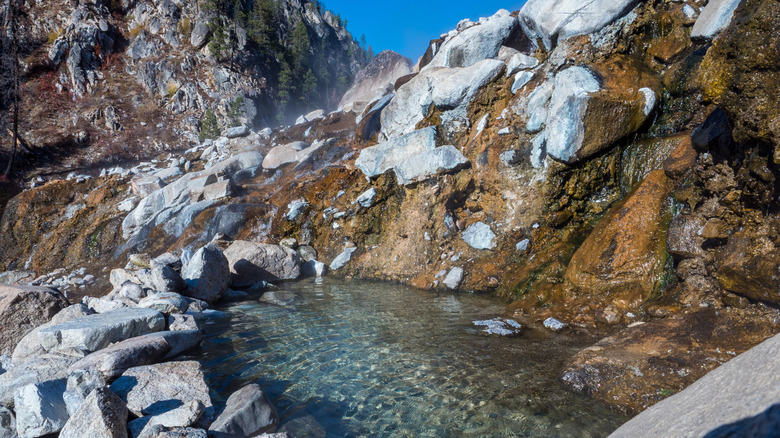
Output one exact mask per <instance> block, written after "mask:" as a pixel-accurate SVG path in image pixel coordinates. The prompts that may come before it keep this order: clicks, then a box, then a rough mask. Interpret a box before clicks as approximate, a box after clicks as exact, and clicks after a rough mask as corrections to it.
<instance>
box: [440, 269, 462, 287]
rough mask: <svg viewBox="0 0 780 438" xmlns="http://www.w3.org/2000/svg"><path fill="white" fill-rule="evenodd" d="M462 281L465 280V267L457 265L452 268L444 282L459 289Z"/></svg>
mask: <svg viewBox="0 0 780 438" xmlns="http://www.w3.org/2000/svg"><path fill="white" fill-rule="evenodd" d="M461 281H463V269H461V268H457V267H456V268H452V269H451V270H450V272H449V273H448V274H447V276H446V277H444V280H442V284H443V285H445V286H447V287H448V288H450V289H457V288H458V287H459V286H460V283H461Z"/></svg>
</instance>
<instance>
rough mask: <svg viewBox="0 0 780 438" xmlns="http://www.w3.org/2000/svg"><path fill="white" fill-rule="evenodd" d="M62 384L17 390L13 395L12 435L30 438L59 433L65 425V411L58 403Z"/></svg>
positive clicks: (34, 385)
mask: <svg viewBox="0 0 780 438" xmlns="http://www.w3.org/2000/svg"><path fill="white" fill-rule="evenodd" d="M64 392H65V380H64V379H58V380H49V381H47V382H41V383H34V384H30V385H27V386H24V387H22V388H19V390H18V391H16V394H15V395H14V408H15V410H16V431H17V433H18V434H19V437H20V438H32V437H39V436H43V435H47V434H50V433H55V432H59V431H60V429H62V427H63V426H65V423H66V422H67V421H68V409H67V408H66V407H65V402H64V401H63V400H62V394H63V393H64Z"/></svg>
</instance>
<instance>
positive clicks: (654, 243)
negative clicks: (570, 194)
mask: <svg viewBox="0 0 780 438" xmlns="http://www.w3.org/2000/svg"><path fill="white" fill-rule="evenodd" d="M671 188H672V187H671V184H669V180H668V178H667V177H666V175H665V174H664V172H663V171H662V170H656V171H654V172H652V173H650V175H649V176H648V177H647V178H646V179H645V180H644V181H643V182H642V183H641V184H640V185H639V187H637V189H636V190H635V191H634V192H632V193H631V194H630V195H628V196H627V197H626V198H625V199H624V200H623V201H621V202H619V203H618V204H616V205H615V206H614V207H612V208H611V209H610V210H609V211H608V212H607V214H606V215H605V216H604V218H602V219H601V221H600V222H599V223H598V225H596V228H594V229H593V231H592V232H591V234H590V236H588V238H587V239H586V240H585V242H584V243H583V244H582V246H580V248H579V249H578V250H577V252H576V253H575V254H574V257H572V259H571V262H570V263H569V267H568V268H567V269H566V274H565V278H566V280H567V281H569V282H570V283H571V284H573V285H574V286H575V287H577V288H579V289H580V290H582V291H587V292H588V293H592V294H594V295H598V296H605V295H609V296H610V297H611V300H614V301H616V302H617V301H618V300H620V306H625V307H630V308H633V307H635V306H638V305H639V304H640V303H641V302H642V301H643V300H644V299H646V298H647V297H649V296H650V294H651V293H652V292H653V290H654V288H655V285H656V282H657V281H658V279H659V278H660V276H661V273H662V272H663V267H664V262H665V258H666V255H665V250H666V245H665V239H664V237H665V234H666V226H665V224H664V208H665V205H666V201H667V198H668V196H669V193H670V192H671Z"/></svg>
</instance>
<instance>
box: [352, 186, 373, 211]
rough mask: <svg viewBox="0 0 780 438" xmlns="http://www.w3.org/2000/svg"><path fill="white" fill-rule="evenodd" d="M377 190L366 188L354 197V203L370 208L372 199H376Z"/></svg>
mask: <svg viewBox="0 0 780 438" xmlns="http://www.w3.org/2000/svg"><path fill="white" fill-rule="evenodd" d="M376 195H377V191H376V189H375V188H373V187H372V188H370V189H368V190H366V191H365V192H363V193H361V194H360V196H358V197H357V199H355V203H357V204H358V205H359V206H361V207H363V208H371V206H372V205H374V200H375V199H376Z"/></svg>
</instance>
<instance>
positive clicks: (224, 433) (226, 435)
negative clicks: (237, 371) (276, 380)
mask: <svg viewBox="0 0 780 438" xmlns="http://www.w3.org/2000/svg"><path fill="white" fill-rule="evenodd" d="M278 425H279V416H278V415H277V413H276V408H274V405H273V404H271V402H270V400H268V397H267V396H266V394H265V393H264V392H263V390H262V388H260V386H259V385H257V384H255V383H253V384H250V385H247V386H244V387H243V388H241V389H239V390H238V391H236V392H234V393H233V394H231V395H230V397H228V399H227V403H226V404H225V410H224V411H222V413H221V414H220V415H219V417H217V419H216V420H214V423H212V424H211V427H210V428H209V433H210V434H211V435H212V436H213V437H215V438H230V437H234V436H254V435H255V434H259V433H264V432H273V431H275V430H276V427H277V426H278Z"/></svg>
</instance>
